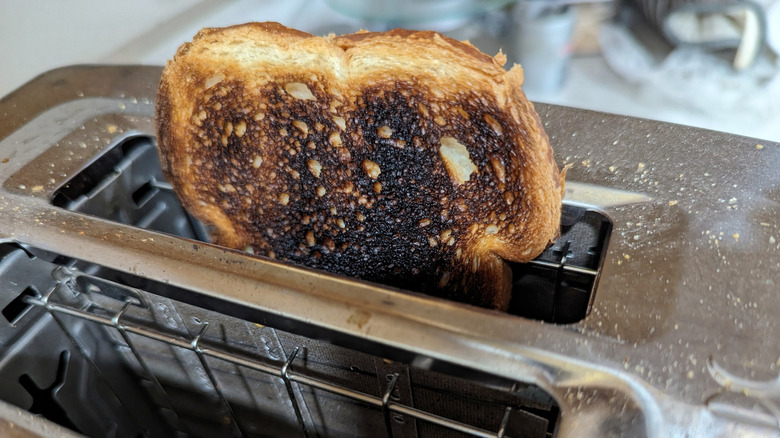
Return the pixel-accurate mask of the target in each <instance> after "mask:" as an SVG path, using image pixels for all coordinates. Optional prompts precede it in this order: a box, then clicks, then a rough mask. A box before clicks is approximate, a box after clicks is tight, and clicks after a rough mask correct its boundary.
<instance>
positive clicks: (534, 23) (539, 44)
mask: <svg viewBox="0 0 780 438" xmlns="http://www.w3.org/2000/svg"><path fill="white" fill-rule="evenodd" d="M523 3H528V4H529V5H530V4H531V3H533V4H534V5H530V6H536V5H538V4H540V3H541V4H543V3H544V2H523V1H520V2H518V5H517V6H516V8H519V12H517V13H515V25H516V29H515V32H514V34H515V37H514V55H515V59H517V62H518V63H519V64H520V65H522V67H523V72H524V74H525V85H524V88H525V89H526V90H529V91H535V92H539V93H554V92H556V91H558V90H559V89H560V87H561V85H562V84H563V81H564V78H565V76H566V68H567V65H568V61H569V57H570V56H571V52H572V46H571V36H572V30H573V28H574V22H575V18H576V13H575V10H574V9H573V8H571V7H565V8H562V9H558V10H536V9H534V8H533V7H529V5H524V4H523Z"/></svg>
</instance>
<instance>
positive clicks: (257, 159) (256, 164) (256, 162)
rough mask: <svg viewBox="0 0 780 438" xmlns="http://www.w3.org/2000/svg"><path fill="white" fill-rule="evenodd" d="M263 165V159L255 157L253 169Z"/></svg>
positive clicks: (258, 156)
mask: <svg viewBox="0 0 780 438" xmlns="http://www.w3.org/2000/svg"><path fill="white" fill-rule="evenodd" d="M261 164H263V158H262V157H261V156H260V155H255V158H254V159H252V167H254V168H255V169H257V168H259V167H260V165H261Z"/></svg>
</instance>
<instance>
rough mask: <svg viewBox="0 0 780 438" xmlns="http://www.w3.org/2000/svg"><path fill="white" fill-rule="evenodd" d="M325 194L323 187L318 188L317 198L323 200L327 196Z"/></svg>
mask: <svg viewBox="0 0 780 438" xmlns="http://www.w3.org/2000/svg"><path fill="white" fill-rule="evenodd" d="M325 193H326V190H325V187H322V186H319V187H317V196H319V197H320V198H321V197H323V196H325Z"/></svg>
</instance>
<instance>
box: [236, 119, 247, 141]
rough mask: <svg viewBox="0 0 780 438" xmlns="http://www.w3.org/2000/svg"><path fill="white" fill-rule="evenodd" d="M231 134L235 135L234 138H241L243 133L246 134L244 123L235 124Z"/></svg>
mask: <svg viewBox="0 0 780 438" xmlns="http://www.w3.org/2000/svg"><path fill="white" fill-rule="evenodd" d="M233 132H235V133H236V137H238V138H241V137H243V136H244V133H246V122H245V121H243V120H241V121H240V122H238V123H236V126H235V127H234V128H233Z"/></svg>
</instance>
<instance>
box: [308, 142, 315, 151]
mask: <svg viewBox="0 0 780 438" xmlns="http://www.w3.org/2000/svg"><path fill="white" fill-rule="evenodd" d="M306 147H307V148H309V149H311V150H314V149H317V145H316V144H314V142H313V141H310V142H308V143H306Z"/></svg>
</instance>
